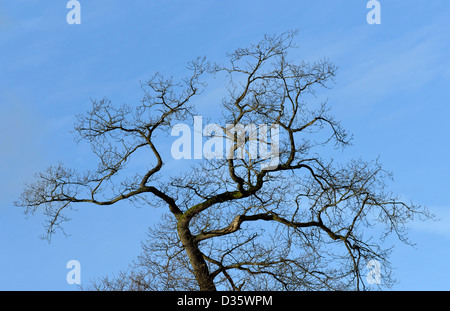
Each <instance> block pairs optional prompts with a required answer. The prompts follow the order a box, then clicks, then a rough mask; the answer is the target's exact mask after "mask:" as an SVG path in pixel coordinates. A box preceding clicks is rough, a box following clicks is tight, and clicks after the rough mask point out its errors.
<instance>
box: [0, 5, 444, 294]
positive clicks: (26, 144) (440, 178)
mask: <svg viewBox="0 0 450 311" xmlns="http://www.w3.org/2000/svg"><path fill="white" fill-rule="evenodd" d="M66 3H67V1H63V0H58V1H56V0H46V1H43V0H26V1H25V0H14V1H6V0H0V160H1V161H0V189H1V190H0V191H1V192H0V193H1V196H0V250H1V251H0V290H72V289H76V288H74V287H73V285H72V286H71V285H68V284H67V282H66V274H67V272H68V269H66V263H67V262H68V261H69V260H71V259H76V260H78V261H80V263H81V269H82V270H81V271H82V274H81V275H82V277H81V278H82V284H87V282H88V281H89V279H92V278H96V277H101V276H104V275H111V274H112V273H115V272H118V271H119V270H121V269H124V268H126V267H127V265H128V264H129V263H130V262H131V261H132V260H133V259H134V258H135V257H136V256H137V255H138V254H139V252H140V242H141V240H142V239H144V238H145V233H146V231H147V228H148V227H149V226H150V225H152V224H153V223H154V222H155V221H157V220H158V218H159V215H160V214H161V212H162V211H161V210H154V209H153V210H152V209H146V208H135V207H134V206H133V205H129V204H127V203H120V204H118V205H115V206H109V207H88V206H80V207H79V209H78V211H77V212H74V213H72V214H71V217H72V220H71V221H70V222H69V223H67V224H66V226H65V230H66V232H67V233H68V234H70V236H69V237H65V236H63V235H62V234H57V235H56V236H54V238H53V239H52V242H51V243H50V244H48V243H47V242H46V241H43V240H40V239H39V238H38V236H39V235H40V234H42V233H43V232H44V228H43V226H42V221H43V217H42V216H40V215H35V216H33V217H28V218H27V217H25V216H24V215H23V211H21V210H19V209H17V208H15V207H14V206H13V204H12V202H13V201H14V200H16V199H17V198H18V196H19V194H20V192H21V190H22V189H23V184H24V183H25V182H27V181H30V180H31V179H32V177H33V175H34V173H36V172H38V171H41V170H43V169H45V168H46V167H47V166H49V165H51V164H55V163H57V162H58V161H62V162H64V163H65V164H67V165H68V166H70V167H79V166H83V165H87V164H89V163H88V161H89V155H88V152H89V150H88V149H87V148H85V147H83V146H82V145H77V144H76V143H75V142H74V140H73V136H72V134H71V130H72V128H73V124H74V122H75V115H76V114H79V113H83V112H85V111H86V110H87V109H88V108H89V106H90V99H91V98H93V99H95V98H103V97H104V96H107V97H108V98H109V99H111V100H112V101H113V103H118V104H121V103H123V102H126V103H129V104H132V103H133V102H137V101H138V100H139V99H140V97H141V95H142V93H141V90H140V82H139V81H143V80H145V79H147V78H149V77H150V76H151V75H152V74H153V73H154V72H156V71H160V72H162V73H166V74H168V75H170V74H174V75H178V74H183V71H184V68H185V65H186V63H187V62H188V61H189V60H191V59H193V58H195V57H197V56H203V55H206V56H208V57H209V58H210V59H212V60H217V61H220V60H222V59H223V58H224V56H225V54H226V53H227V52H231V51H232V50H233V49H235V48H237V47H241V46H246V45H247V44H249V43H251V42H255V41H258V40H260V39H261V38H262V36H263V35H264V34H265V33H281V32H284V31H286V30H290V29H298V30H299V36H298V37H297V44H298V46H299V48H298V49H296V50H295V51H294V53H293V54H291V58H293V59H295V60H298V61H301V60H306V61H312V60H317V59H319V58H322V57H327V58H329V59H330V60H331V61H332V62H334V63H335V64H336V65H338V66H339V70H338V75H337V78H336V84H335V85H334V87H333V89H332V90H326V91H325V92H321V93H320V94H318V95H319V96H323V97H327V98H328V100H329V103H330V105H331V106H332V109H333V110H332V112H333V113H334V115H335V116H336V119H340V120H342V125H343V126H344V127H345V128H346V129H348V130H349V131H350V132H352V133H353V134H354V136H355V139H354V146H353V147H351V148H350V149H348V150H347V153H348V154H349V155H350V156H351V157H362V158H364V159H374V158H376V157H377V156H378V155H379V156H380V160H381V162H382V163H383V165H384V167H385V168H386V169H388V170H391V171H393V172H394V175H395V181H394V182H393V183H392V184H391V185H390V189H391V190H392V191H393V192H394V193H397V194H399V195H401V196H402V198H405V199H406V200H413V201H414V202H416V203H418V204H422V205H425V206H427V207H428V208H429V209H430V210H431V211H432V212H433V213H435V214H436V215H437V217H438V218H440V219H441V220H440V221H439V222H426V223H413V224H411V233H410V238H411V239H412V240H413V241H415V242H416V243H417V245H416V247H415V248H411V247H409V246H405V245H402V244H401V243H398V245H397V247H396V248H395V251H394V253H393V256H392V263H393V266H394V267H396V269H395V270H394V273H395V277H396V279H397V280H398V281H399V283H398V284H397V285H395V286H394V288H393V289H395V290H450V266H449V265H448V262H449V259H450V247H449V246H450V191H449V190H450V189H449V185H450V182H449V177H448V176H450V162H449V161H448V159H449V158H450V142H449V139H448V135H449V133H450V122H448V117H449V115H450V105H449V100H448V99H449V98H450V88H449V85H450V60H449V57H448V53H449V51H450V36H449V33H450V19H449V18H448V17H449V16H450V3H449V2H448V0H430V1H404V0H384V1H383V0H380V3H381V13H382V18H381V24H380V25H369V24H368V23H367V22H366V15H367V13H368V12H369V10H368V9H367V8H366V3H367V1H365V0H345V1H344V0H339V1H336V0H322V1H314V0H298V1H286V0H281V1H267V0H261V1H242V0H241V1H234V0H229V1H218V0H208V1H206V0H204V1H179V0H172V1H143V0H128V1H120V0H80V3H81V6H82V7H81V14H82V17H81V24H80V25H68V24H67V22H66V15H67V13H68V11H69V10H68V9H66ZM211 84H212V85H211V88H210V89H208V91H207V92H206V93H205V96H206V97H205V98H208V96H210V98H214V94H215V92H220V91H218V89H216V87H218V86H215V85H214V83H211ZM202 103H203V104H200V106H201V107H198V108H199V109H200V110H202V109H203V111H204V112H208V111H211V110H212V108H211V107H213V106H211V105H210V104H208V103H207V100H204V101H202Z"/></svg>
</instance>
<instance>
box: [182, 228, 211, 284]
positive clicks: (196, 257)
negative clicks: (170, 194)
mask: <svg viewBox="0 0 450 311" xmlns="http://www.w3.org/2000/svg"><path fill="white" fill-rule="evenodd" d="M177 231H178V236H179V237H180V240H181V243H183V246H184V249H185V250H186V253H187V255H188V257H189V261H190V263H191V266H192V268H193V269H194V275H195V279H196V280H197V283H198V285H199V286H200V290H201V291H215V290H216V285H215V284H214V282H213V278H212V277H211V275H210V273H209V269H208V265H207V264H206V261H205V259H204V258H203V255H202V253H201V252H200V249H199V248H198V243H197V242H195V241H194V237H193V236H192V234H191V231H190V230H189V224H188V223H184V224H180V222H179V223H178V227H177Z"/></svg>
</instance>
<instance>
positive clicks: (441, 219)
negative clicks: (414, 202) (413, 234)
mask: <svg viewBox="0 0 450 311" xmlns="http://www.w3.org/2000/svg"><path fill="white" fill-rule="evenodd" d="M428 209H429V211H430V212H431V213H432V214H434V215H435V216H436V218H437V220H436V221H434V220H427V221H414V222H412V223H411V224H410V228H411V229H412V230H415V231H422V232H426V233H431V234H436V235H439V236H442V237H444V238H446V239H450V207H449V206H433V207H429V208H428Z"/></svg>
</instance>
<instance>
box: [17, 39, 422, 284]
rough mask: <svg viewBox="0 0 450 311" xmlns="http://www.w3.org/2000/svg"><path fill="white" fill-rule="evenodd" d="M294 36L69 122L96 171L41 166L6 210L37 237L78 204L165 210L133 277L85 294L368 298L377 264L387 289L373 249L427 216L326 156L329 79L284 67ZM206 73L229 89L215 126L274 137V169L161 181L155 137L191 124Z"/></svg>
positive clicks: (209, 166) (195, 170) (322, 64)
mask: <svg viewBox="0 0 450 311" xmlns="http://www.w3.org/2000/svg"><path fill="white" fill-rule="evenodd" d="M295 34H296V33H295V32H286V33H283V34H281V35H275V36H268V35H266V36H265V37H264V39H263V40H261V41H260V42H258V43H256V44H251V45H249V46H248V47H246V48H239V49H236V50H235V51H234V52H233V53H231V54H229V55H228V62H227V63H226V64H211V63H209V62H207V61H206V59H205V58H199V59H197V60H195V61H193V62H191V63H189V65H188V71H189V75H188V76H187V77H186V78H185V79H182V80H181V81H180V82H175V81H174V79H165V78H164V77H163V76H161V75H160V74H156V75H154V76H153V77H152V78H151V79H150V80H149V81H148V82H146V83H145V84H143V90H144V92H145V96H144V97H143V100H142V102H141V104H139V105H137V106H129V105H122V106H114V105H112V104H111V102H110V101H109V100H107V99H103V100H96V101H93V107H92V109H91V110H90V111H89V112H87V113H86V114H83V115H80V116H78V122H77V125H76V132H77V134H78V139H79V140H80V141H81V140H84V141H87V142H89V143H90V144H91V146H92V150H93V152H94V153H95V154H96V155H97V156H98V159H99V163H98V167H97V168H96V169H93V170H91V171H87V172H83V173H80V172H78V171H76V170H72V169H67V168H65V167H64V166H63V165H62V164H59V165H57V166H55V167H50V168H49V169H48V170H46V171H45V172H43V173H40V174H38V175H37V179H36V180H35V182H34V183H31V184H29V185H27V186H26V189H25V190H24V191H23V193H22V196H21V198H20V200H19V201H18V202H16V205H17V206H21V207H24V208H25V209H26V212H27V213H33V212H35V211H37V210H42V211H43V212H44V213H45V214H46V215H47V216H48V222H47V223H46V230H47V231H46V232H47V235H46V237H47V238H50V236H51V235H52V234H53V233H54V232H55V230H56V229H58V228H61V224H62V222H64V221H66V220H67V218H66V217H67V216H66V211H67V210H70V208H71V206H72V205H74V204H76V203H91V204H96V205H112V204H115V203H117V202H119V201H123V200H131V201H133V202H137V203H141V204H147V205H151V206H165V207H166V208H167V215H166V216H165V217H164V218H163V220H162V222H161V223H160V224H159V225H158V226H156V227H155V228H153V229H152V230H150V233H149V240H148V241H147V242H145V243H143V253H142V256H140V257H139V259H138V260H137V262H136V263H135V264H134V265H133V266H132V267H131V270H130V271H128V272H123V273H121V274H119V275H118V276H116V277H113V278H104V279H101V280H100V281H98V282H94V284H93V288H95V289H101V290H180V289H182V290H198V289H199V290H216V289H217V288H220V289H228V290H329V289H333V290H335V289H338V290H354V289H356V290H360V289H366V288H367V284H366V283H367V281H366V278H365V275H364V274H363V271H364V269H365V268H366V264H367V262H368V261H369V260H372V259H375V260H378V261H379V262H380V263H381V267H382V269H383V270H382V275H383V277H382V281H383V284H382V285H386V286H390V285H391V284H392V278H391V277H390V265H389V260H388V258H389V256H388V255H389V252H390V248H388V247H386V246H384V244H385V243H383V241H384V239H385V238H386V237H387V236H390V235H391V234H393V235H396V236H397V237H398V238H399V239H400V240H401V241H403V242H406V243H408V240H407V239H406V235H405V234H406V231H405V224H406V223H407V222H408V221H411V220H413V219H414V217H415V216H417V215H425V216H427V214H426V212H425V210H424V209H423V208H422V207H420V206H416V205H414V204H412V203H411V204H407V203H404V202H402V201H400V200H399V199H398V198H397V197H396V196H394V195H392V194H391V193H389V192H386V190H385V188H386V180H388V179H389V178H390V173H389V172H387V171H385V170H384V169H383V168H382V166H381V165H380V163H379V162H378V161H369V162H365V161H363V160H353V161H350V162H349V163H346V164H341V163H335V162H337V161H334V160H333V158H332V157H329V156H327V155H329V154H331V150H332V148H328V146H332V147H334V148H341V147H342V148H343V147H346V146H347V145H349V143H350V141H351V137H349V135H348V134H347V132H346V131H345V130H344V129H343V128H342V127H341V125H340V123H339V122H337V121H335V120H334V119H333V117H332V116H331V115H330V114H329V109H328V106H327V103H326V101H325V102H321V103H319V104H317V103H316V100H315V99H316V98H315V96H314V95H315V91H316V90H317V89H320V88H328V87H330V85H329V84H330V83H331V82H333V79H334V77H335V74H336V70H337V68H336V66H335V65H333V64H332V63H331V62H329V61H328V60H326V59H322V60H319V61H317V62H314V63H304V62H303V63H299V64H295V63H294V62H292V61H290V60H288V58H287V53H288V51H289V50H290V49H291V48H293V47H294V44H293V38H295ZM208 74H214V75H221V74H223V76H224V77H225V79H226V80H227V85H226V87H227V90H228V96H226V98H224V99H223V101H222V104H221V107H222V110H223V119H222V121H223V122H224V123H226V124H231V125H233V126H236V125H238V124H269V125H277V126H278V127H279V130H280V143H279V147H278V148H279V150H278V152H279V161H278V163H277V164H276V165H275V166H273V167H270V169H264V168H263V166H262V162H263V160H264V159H262V158H251V157H248V156H247V157H243V158H239V157H237V156H235V157H231V158H222V159H204V160H202V161H200V163H198V164H196V165H194V166H192V169H191V170H189V171H187V172H184V173H182V174H179V175H178V176H163V175H162V174H161V172H163V171H162V170H163V168H164V161H163V157H162V154H163V152H161V150H160V147H158V145H157V144H156V143H155V141H156V138H157V137H158V135H163V134H167V133H168V132H170V130H171V128H172V127H173V126H174V125H175V124H176V123H179V122H185V123H189V122H190V121H191V120H192V118H193V116H194V114H195V109H194V107H193V104H192V102H193V98H194V97H195V96H197V95H199V94H201V93H202V90H203V89H204V88H205V87H206V83H205V82H204V81H203V80H202V79H203V76H205V75H208ZM308 99H310V100H308ZM224 129H225V128H224ZM250 135H251V133H246V139H245V141H243V142H241V144H240V145H239V144H238V141H236V142H235V144H234V145H233V146H232V148H233V149H232V153H233V154H234V155H235V154H236V153H237V152H238V149H239V148H240V147H243V145H242V144H244V145H246V146H248V145H249V144H250V139H249V137H250ZM233 137H234V136H233ZM258 139H259V140H260V143H264V141H262V140H261V139H260V138H258ZM138 152H148V153H150V154H151V156H152V160H151V161H149V163H148V165H149V166H150V167H147V168H146V169H143V170H142V171H140V172H136V173H135V175H134V176H133V177H131V178H130V177H129V176H128V175H122V174H120V173H121V172H122V173H123V171H124V168H125V167H126V165H127V163H128V162H129V160H130V159H131V158H132V157H133V156H134V155H135V154H136V153H138Z"/></svg>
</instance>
